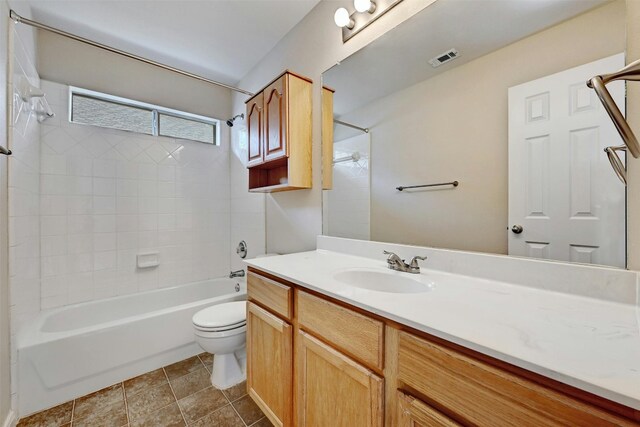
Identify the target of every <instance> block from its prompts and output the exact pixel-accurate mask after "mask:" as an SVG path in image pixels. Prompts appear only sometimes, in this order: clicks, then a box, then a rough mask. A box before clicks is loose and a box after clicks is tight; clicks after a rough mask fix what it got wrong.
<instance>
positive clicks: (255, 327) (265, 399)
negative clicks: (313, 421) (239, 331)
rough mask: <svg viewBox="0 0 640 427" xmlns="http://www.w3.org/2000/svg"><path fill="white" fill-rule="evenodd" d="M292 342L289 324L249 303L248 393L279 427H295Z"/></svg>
mask: <svg viewBox="0 0 640 427" xmlns="http://www.w3.org/2000/svg"><path fill="white" fill-rule="evenodd" d="M292 340H293V332H292V327H291V325H290V324H288V323H286V322H285V321H283V320H281V319H279V318H278V317H276V316H274V315H273V314H271V313H269V312H268V311H266V310H264V309H262V308H260V307H259V306H257V305H255V304H254V303H252V302H248V303H247V389H248V392H249V395H250V396H251V397H252V398H253V400H254V402H256V403H257V404H258V406H259V407H260V409H262V411H263V412H264V413H265V415H266V416H267V417H268V418H269V419H270V420H271V422H272V423H273V424H274V425H275V426H278V427H286V426H291V425H292V420H291V419H292V415H293V407H292V404H291V396H292V372H293V353H292Z"/></svg>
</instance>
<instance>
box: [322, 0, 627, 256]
mask: <svg viewBox="0 0 640 427" xmlns="http://www.w3.org/2000/svg"><path fill="white" fill-rule="evenodd" d="M625 11H626V5H625V1H624V0H613V1H606V0H546V1H539V0H491V1H489V0H487V1H481V0H479V1H464V0H437V1H436V2H434V3H433V4H432V5H430V6H428V7H426V8H425V9H424V10H422V11H421V12H419V13H417V14H416V15H414V16H413V17H412V18H410V19H408V20H407V21H405V22H404V23H402V24H401V25H399V26H398V27H396V28H394V29H393V30H391V31H389V32H388V33H386V34H385V35H383V36H382V37H380V38H379V39H377V40H376V41H374V42H373V43H371V44H369V45H367V46H366V47H365V48H363V49H361V50H360V51H358V52H356V53H355V54H353V55H352V56H350V57H348V58H346V59H345V60H344V61H341V63H339V64H337V65H335V66H334V67H332V68H331V69H329V70H327V71H326V72H325V73H323V85H324V86H326V87H329V88H331V89H333V90H334V93H333V116H334V118H335V120H338V121H339V122H343V123H347V124H350V125H354V126H355V128H354V127H350V126H345V125H344V124H338V123H337V122H334V127H333V138H332V141H333V149H332V151H333V153H331V152H327V151H325V154H324V155H325V156H328V155H331V156H332V158H331V159H330V161H327V160H328V159H324V160H325V161H324V162H323V164H324V165H325V168H327V167H330V168H331V170H332V176H333V179H332V182H331V183H329V185H325V188H327V187H330V189H326V190H325V191H324V195H323V232H324V234H325V235H330V236H339V237H350V238H356V239H371V240H375V241H382V242H397V243H405V244H415V245H421V246H431V247H437V248H449V249H459V250H469V251H479V252H490V253H497V254H509V255H515V256H530V257H536V258H544V259H552V260H560V261H567V262H580V263H592V264H602V265H610V266H617V267H624V266H625V258H626V244H625V205H626V204H625V202H626V200H625V186H624V184H623V183H622V182H621V180H620V179H619V178H618V177H617V176H616V173H615V172H614V170H613V169H612V167H611V164H610V163H609V160H608V159H607V155H606V154H605V152H604V149H605V148H606V147H609V146H619V145H621V144H623V143H622V140H621V139H620V137H619V135H618V133H617V132H616V130H615V127H614V126H613V124H612V122H611V120H610V119H609V117H608V116H607V113H606V112H605V110H604V108H603V107H602V105H601V104H600V101H599V100H598V98H597V96H596V94H595V92H594V91H593V90H591V89H589V88H588V87H587V86H586V84H585V82H586V81H587V79H589V78H591V77H593V76H595V75H599V74H604V73H610V72H613V71H616V70H618V69H620V68H622V67H623V66H624V64H625V55H624V50H625V43H626V39H625ZM632 59H634V58H632ZM608 88H609V89H610V91H611V93H612V96H613V97H614V99H615V101H616V102H617V104H618V106H619V107H620V108H621V109H624V105H625V86H624V83H623V82H616V83H612V84H610V85H609V86H608ZM623 111H624V110H623ZM358 127H359V128H362V129H357V128H358ZM367 130H368V132H367ZM323 151H324V150H323ZM620 155H621V156H622V162H623V163H624V161H625V159H624V157H623V156H624V152H621V153H620ZM454 182H457V183H458V185H457V186H456V185H455V184H454ZM433 184H444V185H433ZM414 186H417V187H414ZM398 187H402V188H401V189H398ZM412 187H413V188H412Z"/></svg>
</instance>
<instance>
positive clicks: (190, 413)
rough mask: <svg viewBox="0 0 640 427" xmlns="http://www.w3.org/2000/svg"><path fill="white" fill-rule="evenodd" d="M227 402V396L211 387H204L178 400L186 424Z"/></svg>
mask: <svg viewBox="0 0 640 427" xmlns="http://www.w3.org/2000/svg"><path fill="white" fill-rule="evenodd" d="M227 403H228V401H227V398H226V397H224V395H223V394H222V392H221V391H220V390H217V389H215V388H213V387H209V388H205V389H204V390H200V391H199V392H197V393H195V394H192V395H191V396H188V397H185V398H183V399H180V400H179V401H178V404H179V405H180V409H182V414H183V415H184V418H185V420H186V421H187V424H191V423H193V422H194V421H197V420H199V419H200V418H202V417H204V416H205V415H208V414H210V413H211V412H213V411H215V410H217V409H220V408H221V407H223V406H225V405H226V404H227Z"/></svg>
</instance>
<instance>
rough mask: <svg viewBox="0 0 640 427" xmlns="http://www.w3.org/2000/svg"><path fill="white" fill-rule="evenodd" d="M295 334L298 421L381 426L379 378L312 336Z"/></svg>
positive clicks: (316, 426) (319, 426)
mask: <svg viewBox="0 0 640 427" xmlns="http://www.w3.org/2000/svg"><path fill="white" fill-rule="evenodd" d="M298 334H299V335H298V338H299V340H298V359H297V361H298V363H297V366H296V376H297V391H296V397H297V398H298V402H297V405H298V407H297V415H298V425H299V426H308V427H326V426H332V427H341V426H344V427H354V426H358V427H368V426H371V427H374V426H375V427H379V426H380V427H381V426H382V425H383V416H384V413H383V390H384V389H383V387H384V384H383V380H382V378H380V377H378V376H377V375H375V374H374V373H373V372H371V371H370V370H368V369H367V368H365V367H364V366H362V365H360V364H358V363H356V362H354V361H353V360H351V359H350V358H348V357H347V356H345V355H343V354H342V353H340V352H339V351H337V350H335V349H333V348H332V347H330V346H328V345H326V344H324V343H323V342H321V341H320V340H318V339H316V338H314V337H313V336H311V335H309V334H307V333H305V332H302V331H300V332H299V333H298Z"/></svg>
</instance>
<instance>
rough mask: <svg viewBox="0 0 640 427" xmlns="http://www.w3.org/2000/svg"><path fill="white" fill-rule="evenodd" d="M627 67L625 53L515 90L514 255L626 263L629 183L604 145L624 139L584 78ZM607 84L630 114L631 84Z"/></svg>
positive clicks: (511, 95)
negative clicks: (628, 91)
mask: <svg viewBox="0 0 640 427" xmlns="http://www.w3.org/2000/svg"><path fill="white" fill-rule="evenodd" d="M624 65H625V64H624V54H618V55H614V56H611V57H608V58H604V59H601V60H599V61H595V62H591V63H589V64H585V65H581V66H579V67H576V68H572V69H570V70H567V71H563V72H560V73H557V74H553V75H550V76H547V77H543V78H541V79H538V80H534V81H531V82H528V83H524V84H521V85H519V86H514V87H512V88H509V226H508V231H507V232H508V233H509V255H519V256H530V257H535V258H546V259H555V260H562V261H573V262H581V263H589V264H602V265H611V266H618V267H624V266H625V251H626V245H625V187H624V185H623V184H622V183H621V182H620V181H619V180H618V178H617V177H616V175H615V173H614V171H613V169H612V168H611V165H610V164H609V161H608V159H607V156H606V154H605V153H604V151H603V150H604V148H605V147H607V146H610V145H620V144H622V143H623V142H622V140H621V139H620V137H619V135H618V133H617V131H616V130H615V127H614V125H613V123H612V121H611V119H610V118H609V116H608V115H607V113H606V112H605V111H604V108H603V107H602V105H601V104H600V101H599V100H598V97H597V96H596V94H595V92H594V91H593V90H592V89H589V88H588V87H587V86H586V84H585V83H586V81H587V80H588V79H589V78H591V77H593V76H595V75H598V74H605V73H611V72H614V71H617V70H619V69H620V68H622V67H624ZM607 88H608V89H609V90H610V92H611V96H613V99H614V100H615V101H616V103H617V104H618V107H619V108H620V110H621V112H622V113H623V114H624V107H625V87H624V83H623V82H615V83H610V84H609V85H607ZM623 161H624V159H623ZM514 227H515V228H514ZM518 227H521V230H522V232H521V233H519V234H518V233H516V232H517V231H519V229H518ZM514 230H515V231H514Z"/></svg>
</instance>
